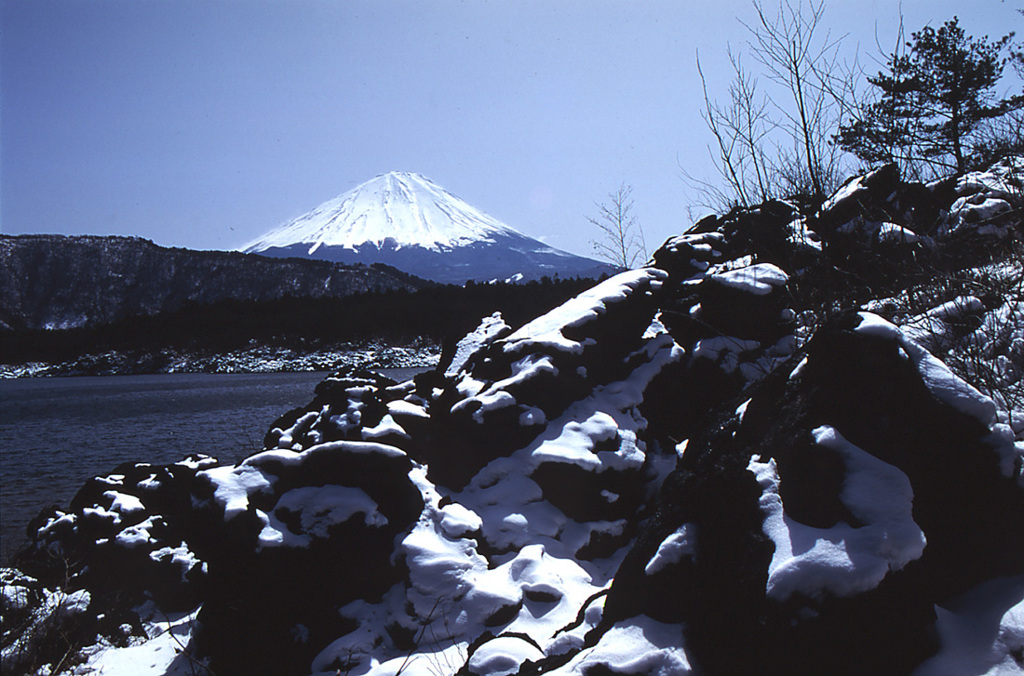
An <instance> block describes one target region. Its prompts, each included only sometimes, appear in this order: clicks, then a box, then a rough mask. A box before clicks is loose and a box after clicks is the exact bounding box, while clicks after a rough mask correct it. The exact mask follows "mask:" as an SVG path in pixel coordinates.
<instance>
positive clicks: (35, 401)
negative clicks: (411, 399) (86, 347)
mask: <svg viewBox="0 0 1024 676" xmlns="http://www.w3.org/2000/svg"><path fill="white" fill-rule="evenodd" d="M389 375H391V376H392V377H409V376H410V375H411V373H405V372H399V373H391V374H389ZM323 377H324V374H322V373H273V374H245V375H211V374H173V375H151V376H107V377H97V378H35V379H33V378H26V379H18V380H0V527H2V532H0V561H6V560H7V559H8V558H9V557H10V555H11V554H13V553H14V551H15V549H17V547H18V546H20V545H21V544H22V543H23V542H24V540H25V534H24V531H25V526H26V524H27V523H28V521H29V520H31V519H32V518H33V517H34V516H35V515H36V514H38V513H39V510H40V509H42V508H43V507H45V506H47V505H49V504H57V505H62V506H65V507H66V506H67V505H68V503H69V502H70V501H71V498H72V497H73V496H74V494H75V492H76V491H77V490H78V489H79V488H80V487H81V486H82V484H83V483H84V482H85V481H86V480H87V479H89V478H90V477H93V476H96V475H98V474H105V473H107V472H110V471H111V470H113V469H114V467H116V466H117V465H118V464H120V463H122V462H125V461H138V462H152V463H169V462H177V461H178V460H181V459H182V458H183V457H184V456H185V455H187V454H189V453H205V454H207V455H212V456H213V457H215V458H218V459H220V460H221V461H231V462H234V461H237V460H240V459H241V458H243V457H245V456H247V455H249V454H251V453H253V452H254V451H258V450H259V449H260V448H262V443H263V435H264V434H265V433H266V432H267V430H268V429H269V427H270V425H271V423H273V422H274V420H276V419H277V418H278V417H279V416H280V415H282V414H283V413H285V412H286V411H288V410H289V409H292V408H295V407H298V406H304V405H306V404H307V403H309V402H310V400H311V399H312V398H313V388H314V387H315V386H316V383H318V382H320V380H321V379H322V378H323Z"/></svg>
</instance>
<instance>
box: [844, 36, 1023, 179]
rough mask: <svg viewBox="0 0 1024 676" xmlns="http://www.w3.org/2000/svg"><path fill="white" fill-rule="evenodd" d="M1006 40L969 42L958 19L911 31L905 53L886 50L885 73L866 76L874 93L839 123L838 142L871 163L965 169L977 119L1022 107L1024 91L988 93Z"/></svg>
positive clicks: (971, 157) (974, 150) (976, 147)
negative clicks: (873, 98)
mask: <svg viewBox="0 0 1024 676" xmlns="http://www.w3.org/2000/svg"><path fill="white" fill-rule="evenodd" d="M1012 37H1013V34H1012V33H1011V34H1009V35H1006V36H1004V37H1003V38H1001V39H999V40H997V41H995V42H989V40H988V39H987V38H982V39H974V38H973V37H970V36H968V35H966V34H965V33H964V31H963V29H962V28H961V27H960V25H959V23H958V20H957V18H956V17H954V18H953V19H952V20H950V21H947V22H946V23H945V24H943V25H942V27H941V28H939V29H938V30H936V29H934V28H932V27H930V26H928V27H925V28H923V29H922V30H920V31H918V32H916V33H913V34H912V36H911V38H912V39H911V41H910V42H907V43H906V44H905V47H906V48H907V50H906V51H904V50H899V51H897V52H894V53H893V54H891V55H890V56H889V58H888V59H887V61H886V68H885V70H883V71H881V72H879V73H878V75H876V76H875V77H873V78H868V82H870V83H871V84H872V85H873V86H875V87H876V88H878V90H879V92H878V93H879V95H878V98H877V100H876V101H874V102H872V103H869V104H867V105H864V106H862V108H861V110H860V115H859V116H858V118H857V119H855V120H853V121H851V122H850V123H849V124H846V125H842V126H841V127H840V131H839V135H838V136H837V141H838V142H839V144H840V145H841V146H842V147H843V148H844V149H846V150H849V151H851V152H853V153H854V154H855V155H857V156H858V157H860V158H861V159H862V160H864V161H865V162H868V163H869V164H877V163H880V162H890V161H895V162H898V163H900V164H902V165H903V166H904V168H905V169H908V170H910V171H911V173H919V172H920V170H921V169H922V167H930V168H931V169H932V170H933V172H934V171H935V170H939V171H942V170H950V169H952V170H955V171H956V172H957V173H963V172H965V171H967V170H968V169H969V168H970V167H971V166H972V164H973V163H974V162H975V161H976V160H977V159H979V157H980V154H979V152H980V150H981V148H980V146H981V144H982V141H981V139H980V138H979V134H978V132H979V131H980V129H981V125H982V123H984V122H986V121H988V120H992V119H993V118H997V117H1000V116H1002V115H1005V114H1006V113H1008V112H1010V111H1012V110H1017V109H1020V108H1021V107H1022V105H1024V96H1013V97H1009V98H1005V99H997V98H996V96H995V94H994V89H995V86H996V84H997V83H998V82H999V79H1000V78H1001V77H1002V74H1003V68H1004V66H1005V65H1006V63H1007V59H1006V58H1005V57H1003V56H1002V53H1003V51H1004V50H1006V48H1007V47H1008V45H1009V44H1010V39H1011V38H1012Z"/></svg>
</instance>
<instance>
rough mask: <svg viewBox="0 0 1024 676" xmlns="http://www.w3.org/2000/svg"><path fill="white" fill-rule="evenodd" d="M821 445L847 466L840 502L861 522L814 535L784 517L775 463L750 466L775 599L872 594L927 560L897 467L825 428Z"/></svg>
mask: <svg viewBox="0 0 1024 676" xmlns="http://www.w3.org/2000/svg"><path fill="white" fill-rule="evenodd" d="M814 438H815V441H816V442H817V443H818V444H819V445H820V446H823V447H825V448H829V449H832V450H834V451H837V452H838V453H839V455H840V457H841V458H842V460H843V463H844V464H845V465H846V478H845V480H844V485H843V492H842V494H841V495H840V499H841V500H842V502H843V504H845V505H846V506H847V508H849V510H850V512H851V513H852V514H853V515H854V516H855V517H857V519H859V520H860V521H861V522H862V524H863V525H862V526H860V527H858V528H854V527H853V526H851V525H850V524H847V523H843V522H840V523H837V524H836V525H834V526H832V527H830V528H815V527H812V526H808V525H806V524H803V523H800V522H799V521H796V520H795V519H793V518H791V517H790V516H788V515H787V514H786V513H785V509H784V507H783V504H782V498H781V497H780V495H779V473H778V470H777V468H776V465H775V460H774V459H770V460H768V461H767V462H760V461H757V460H754V459H751V461H750V464H749V465H748V469H749V470H750V471H751V472H753V473H754V475H755V476H756V477H757V481H758V484H760V486H761V489H762V490H763V493H762V495H761V500H760V503H761V510H762V512H763V514H764V516H765V520H764V532H765V534H766V535H767V536H768V537H769V538H771V540H772V541H773V542H774V543H775V553H774V554H773V556H772V562H771V564H770V565H769V567H768V583H767V585H766V590H767V593H768V595H769V596H771V597H773V598H777V599H780V600H782V599H787V598H789V597H790V596H792V595H793V594H802V595H804V596H807V597H811V598H817V597H819V596H821V595H822V594H823V593H825V592H829V593H831V594H834V595H836V596H849V595H852V594H856V593H859V592H863V591H866V590H868V589H873V588H874V587H876V586H877V585H878V583H879V582H881V581H882V579H883V578H884V577H885V576H886V574H887V573H888V572H889V571H890V570H899V569H900V568H902V567H903V566H905V565H906V564H907V563H909V562H910V561H913V560H914V559H917V558H919V557H920V556H921V554H922V553H923V551H924V547H925V537H924V533H923V532H922V531H921V529H920V528H919V527H918V525H917V524H916V523H914V519H913V498H914V494H913V491H912V490H911V487H910V480H909V479H908V478H907V476H906V475H905V474H904V473H903V472H902V471H900V470H899V469H898V468H896V467H894V466H892V465H890V464H888V463H886V462H883V461H881V460H879V459H878V458H876V457H874V456H873V455H871V454H870V453H867V452H866V451H864V450H862V449H860V448H858V447H856V446H854V445H853V444H851V443H850V442H848V441H846V440H845V439H844V438H843V437H842V436H841V435H840V434H839V433H838V432H837V431H836V430H835V429H833V428H831V427H827V426H823V427H819V428H818V429H816V430H814Z"/></svg>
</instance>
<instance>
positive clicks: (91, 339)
mask: <svg viewBox="0 0 1024 676" xmlns="http://www.w3.org/2000/svg"><path fill="white" fill-rule="evenodd" d="M594 283H595V282H594V280H591V279H576V278H573V279H557V278H556V279H551V278H548V277H545V278H543V279H541V280H539V281H532V282H528V283H524V284H504V283H501V284H477V283H473V282H469V283H467V284H466V285H465V286H455V285H436V286H428V287H426V288H423V289H419V290H415V291H405V290H394V291H385V292H372V293H363V294H356V295H352V296H346V297H344V298H320V299H311V298H282V299H280V300H274V301H263V302H259V301H238V300H232V301H223V302H219V303H214V304H195V303H193V304H189V305H186V306H184V307H182V308H181V309H179V310H176V311H174V312H170V313H164V314H157V315H151V316H132V317H128V318H126V319H123V320H120V321H117V322H114V323H111V324H104V325H100V326H90V327H82V328H75V329H65V330H31V331H12V332H7V333H5V334H4V336H3V340H2V341H0V362H2V363H5V364H22V363H27V362H32V361H44V362H62V361H68V360H72V359H76V358H78V357H81V356H82V355H85V354H97V353H102V352H107V351H112V350H117V351H123V352H136V353H156V352H159V351H162V350H191V351H202V352H209V353H220V352H228V351H231V350H236V349H242V348H245V347H247V346H251V345H254V344H255V345H273V346H282V347H293V348H298V349H303V350H316V349H317V347H319V346H324V347H326V346H329V345H336V344H338V343H342V342H363V341H370V340H380V341H385V342H390V343H395V344H400V343H407V342H411V341H414V340H416V339H426V340H429V341H432V342H436V343H438V344H444V343H446V342H451V341H454V340H458V339H459V338H461V337H462V336H463V335H465V334H466V333H468V332H469V331H472V330H473V329H474V328H475V327H476V325H477V324H478V323H479V321H480V319H481V318H482V317H484V316H488V315H490V314H492V313H493V312H495V311H500V312H501V313H502V315H503V316H504V317H505V320H506V321H507V322H508V323H509V324H511V325H512V326H518V325H521V324H523V323H525V322H526V321H529V320H530V319H532V318H534V317H536V316H538V315H540V314H542V313H544V312H546V311H548V310H550V309H552V308H554V307H556V306H558V305H560V304H561V303H563V302H565V301H566V300H568V299H569V298H571V297H573V296H575V295H577V294H578V293H580V292H582V291H583V290H585V289H587V288H589V287H590V286H592V285H593V284H594Z"/></svg>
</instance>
